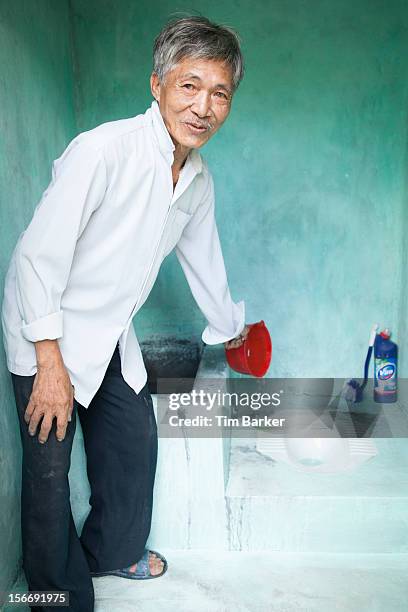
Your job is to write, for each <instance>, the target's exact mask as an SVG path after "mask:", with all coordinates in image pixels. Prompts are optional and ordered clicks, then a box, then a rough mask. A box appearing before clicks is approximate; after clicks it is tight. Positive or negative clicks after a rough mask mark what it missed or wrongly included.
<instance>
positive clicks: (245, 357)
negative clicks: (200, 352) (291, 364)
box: [225, 321, 272, 377]
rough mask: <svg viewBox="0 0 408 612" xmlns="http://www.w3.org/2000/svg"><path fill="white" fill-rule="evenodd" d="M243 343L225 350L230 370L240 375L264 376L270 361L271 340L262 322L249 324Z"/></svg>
mask: <svg viewBox="0 0 408 612" xmlns="http://www.w3.org/2000/svg"><path fill="white" fill-rule="evenodd" d="M248 326H249V328H250V329H249V332H248V335H247V337H246V338H245V341H244V342H243V343H242V344H241V346H239V347H238V348H231V349H225V355H226V357H227V362H228V365H229V366H230V368H232V369H233V370H235V371H236V372H240V373H241V374H250V375H251V376H259V377H261V376H264V375H265V374H266V372H267V371H268V368H269V365H270V363H271V359H272V340H271V336H270V335H269V332H268V329H267V327H266V325H265V323H264V321H258V323H250V324H249V325H248Z"/></svg>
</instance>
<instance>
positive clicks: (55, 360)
mask: <svg viewBox="0 0 408 612" xmlns="http://www.w3.org/2000/svg"><path fill="white" fill-rule="evenodd" d="M34 344H35V352H36V356H37V367H38V368H39V369H41V370H49V369H53V368H55V367H58V366H61V365H63V361H62V357H61V351H60V348H59V344H58V340H39V341H38V342H35V343H34Z"/></svg>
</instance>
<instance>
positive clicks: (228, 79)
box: [150, 58, 233, 149]
mask: <svg viewBox="0 0 408 612" xmlns="http://www.w3.org/2000/svg"><path fill="white" fill-rule="evenodd" d="M150 84H151V89H152V94H153V96H154V97H155V98H156V100H157V101H158V103H159V107H160V112H161V115H162V117H163V120H164V123H165V125H166V127H167V129H168V131H169V133H170V136H171V138H172V140H173V142H174V144H175V145H176V146H177V145H181V146H183V147H186V148H188V149H198V148H199V147H202V146H203V144H205V143H206V142H207V141H208V140H209V139H210V138H211V136H213V135H214V134H215V132H216V131H217V130H218V129H219V128H220V127H221V125H222V124H223V123H224V121H225V120H226V118H227V117H228V114H229V112H230V109H231V101H232V93H233V87H232V76H231V69H230V68H229V67H228V66H226V65H225V64H224V63H222V62H220V61H217V60H207V59H193V58H185V59H184V60H182V61H181V62H180V63H179V64H177V66H175V67H174V68H173V69H172V70H170V71H169V72H168V73H167V74H166V76H165V82H164V83H160V82H159V79H158V76H157V75H156V74H155V73H153V74H152V76H151V79H150Z"/></svg>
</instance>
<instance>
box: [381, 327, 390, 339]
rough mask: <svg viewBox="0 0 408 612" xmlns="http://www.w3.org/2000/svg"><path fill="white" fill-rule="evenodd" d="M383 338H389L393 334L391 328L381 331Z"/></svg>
mask: <svg viewBox="0 0 408 612" xmlns="http://www.w3.org/2000/svg"><path fill="white" fill-rule="evenodd" d="M380 336H381V338H384V340H388V339H389V337H390V336H391V332H390V330H389V329H384V330H383V331H382V332H381V333H380Z"/></svg>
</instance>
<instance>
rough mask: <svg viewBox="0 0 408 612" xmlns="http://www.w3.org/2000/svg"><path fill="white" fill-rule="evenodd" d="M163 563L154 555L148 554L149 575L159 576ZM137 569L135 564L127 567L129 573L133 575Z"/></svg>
mask: <svg viewBox="0 0 408 612" xmlns="http://www.w3.org/2000/svg"><path fill="white" fill-rule="evenodd" d="M163 566H164V563H163V561H162V560H161V559H159V558H158V557H157V556H156V555H155V554H154V553H151V552H149V567H150V573H151V574H152V576H156V575H157V574H161V573H162V571H163ZM136 569H137V563H135V564H134V565H131V566H130V567H129V572H130V573H132V574H134V573H135V572H136Z"/></svg>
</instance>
